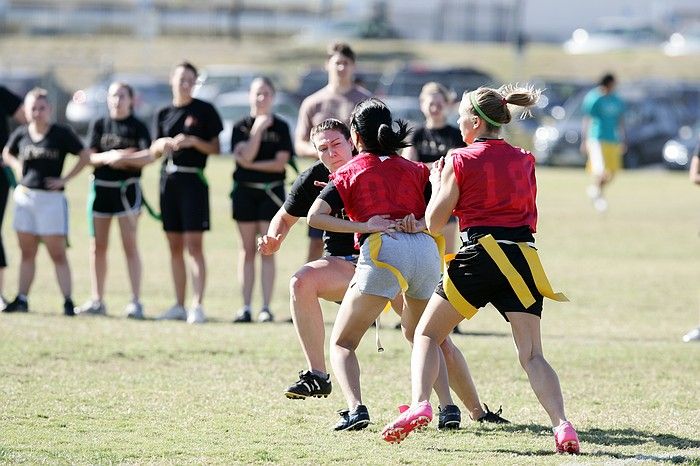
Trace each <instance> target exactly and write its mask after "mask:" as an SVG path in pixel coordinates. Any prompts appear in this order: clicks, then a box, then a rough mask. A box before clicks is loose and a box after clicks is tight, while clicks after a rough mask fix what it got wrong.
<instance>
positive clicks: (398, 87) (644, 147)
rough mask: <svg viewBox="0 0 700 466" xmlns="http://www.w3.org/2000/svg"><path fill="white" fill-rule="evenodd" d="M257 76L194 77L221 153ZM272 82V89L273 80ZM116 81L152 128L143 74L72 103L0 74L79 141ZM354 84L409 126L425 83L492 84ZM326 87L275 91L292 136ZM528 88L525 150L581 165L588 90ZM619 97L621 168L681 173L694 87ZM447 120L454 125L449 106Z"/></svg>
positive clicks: (412, 76)
mask: <svg viewBox="0 0 700 466" xmlns="http://www.w3.org/2000/svg"><path fill="white" fill-rule="evenodd" d="M259 74H260V72H259V70H256V69H253V68H250V67H240V66H230V65H222V66H212V67H208V68H206V69H205V70H203V72H202V73H201V75H200V77H199V80H198V83H197V86H196V89H195V95H196V96H197V97H200V98H202V99H205V100H208V101H210V102H212V103H213V104H214V105H215V106H216V108H217V109H218V111H219V113H220V115H221V117H222V120H223V122H224V131H223V132H222V134H221V137H220V140H221V149H222V152H224V153H227V152H229V151H230V147H229V146H230V139H231V138H230V135H231V130H232V128H233V124H234V123H235V122H236V121H238V120H239V119H241V118H243V117H245V116H246V115H248V113H249V111H250V106H249V101H248V88H249V86H250V83H251V81H252V80H253V79H254V78H255V77H256V76H258V75H259ZM271 78H272V79H273V81H277V82H279V79H278V77H277V76H274V75H273V76H271ZM115 80H117V81H124V82H128V83H130V84H131V85H132V86H133V87H134V90H135V94H136V97H135V102H134V111H135V114H136V115H137V116H138V117H140V118H141V119H143V120H144V121H147V122H150V121H152V120H153V118H154V115H155V113H156V112H157V110H158V109H159V108H160V107H162V106H165V105H167V104H169V102H170V101H171V92H170V87H169V84H168V83H167V82H166V81H165V80H163V79H158V78H155V77H152V76H150V75H142V74H128V75H127V74H114V75H109V76H104V77H103V78H102V79H100V80H99V81H98V82H97V83H95V84H93V85H91V86H89V87H86V88H84V89H79V90H77V91H75V92H74V93H73V95H72V97H71V96H70V95H69V94H67V93H66V92H65V91H63V90H62V89H61V87H60V86H59V85H58V84H57V83H56V82H55V80H53V78H52V77H51V76H50V75H38V74H31V73H24V74H22V73H14V74H13V75H9V74H5V75H3V74H2V73H0V83H2V84H4V85H7V86H8V87H10V89H12V90H13V91H15V92H16V93H18V94H20V95H21V94H24V93H25V92H26V91H28V90H29V89H31V87H34V86H37V85H41V86H44V87H49V90H50V91H51V94H52V98H53V99H54V100H55V102H54V108H55V109H62V108H65V114H64V115H60V114H59V115H55V117H56V119H57V120H59V121H67V122H68V123H70V124H71V125H72V126H73V127H74V128H75V129H76V131H78V132H79V133H81V134H85V133H86V132H87V128H88V125H89V123H90V121H92V120H93V119H95V118H97V117H98V116H100V115H103V114H105V113H106V111H107V104H106V99H107V88H108V86H109V83H110V82H113V81H115ZM357 80H358V81H359V82H361V83H362V85H363V86H365V87H366V88H368V89H369V90H370V91H372V92H373V93H374V94H375V95H377V96H379V97H380V98H382V99H383V100H385V102H386V103H387V104H388V105H389V107H390V108H391V109H392V112H393V113H394V115H395V117H396V118H402V119H404V120H408V121H409V122H411V123H413V124H419V123H420V122H422V121H423V115H422V113H421V111H420V108H419V104H418V95H419V94H420V90H421V87H422V86H423V84H425V83H426V82H429V81H437V82H441V83H442V84H444V85H445V86H446V87H448V88H449V89H450V91H451V92H452V93H453V94H454V96H455V101H456V102H458V100H459V96H461V94H462V93H463V92H464V91H465V90H470V89H475V88H477V87H479V86H482V85H496V86H497V85H498V83H497V82H496V81H495V80H494V78H493V77H492V76H490V75H489V74H487V73H485V72H483V71H481V70H478V69H474V68H466V67H464V68H459V67H435V66H425V65H420V64H407V65H403V66H400V67H398V68H395V69H392V70H390V71H388V72H385V73H379V72H375V71H367V70H359V71H358V73H357ZM326 82H327V74H326V72H325V71H324V70H323V69H320V68H319V69H310V70H308V71H306V72H304V73H303V74H302V75H301V76H300V79H299V83H298V86H297V87H296V89H295V90H294V91H289V90H284V89H281V90H279V91H278V92H277V95H276V99H275V112H276V113H277V114H278V115H280V116H281V117H282V118H283V119H285V120H286V121H287V123H288V124H289V126H290V128H291V130H292V131H294V128H295V126H296V121H297V115H298V110H299V105H300V103H301V101H302V100H303V99H304V98H305V97H306V96H308V95H310V94H311V93H313V92H315V91H316V90H318V89H320V88H321V87H323V86H325V84H326ZM532 83H533V84H534V85H535V86H537V87H539V88H544V89H545V91H544V93H543V95H542V98H541V99H540V102H539V104H538V106H537V108H535V109H533V114H534V118H531V119H525V120H518V121H517V124H519V125H521V129H522V130H523V131H524V132H525V133H526V134H531V135H532V147H531V149H532V150H533V152H534V154H535V156H536V158H537V161H538V163H541V164H547V165H570V166H582V165H583V164H584V163H585V158H584V156H583V155H582V154H581V152H580V150H579V147H580V144H581V120H582V118H583V115H582V113H581V102H582V101H583V98H584V96H585V94H586V92H588V91H589V90H590V89H591V88H592V87H594V86H595V83H593V82H591V81H586V80H580V79H570V80H569V79H544V78H539V79H537V78H536V79H534V80H532ZM619 93H620V95H621V96H622V98H623V99H624V100H625V101H626V102H627V106H628V111H627V112H626V115H625V126H626V128H627V141H628V151H627V154H626V156H625V159H624V160H625V165H626V166H627V167H629V168H634V167H639V166H644V165H649V164H660V163H663V164H665V165H666V166H667V167H669V168H679V169H684V168H686V167H687V165H688V162H689V158H690V156H691V155H692V151H693V149H694V147H695V145H696V144H697V142H698V137H699V133H700V83H669V82H666V81H664V82H661V81H642V82H623V83H621V85H620V86H619ZM449 119H450V121H451V122H453V123H455V122H456V120H457V108H456V105H455V106H454V108H453V109H452V113H451V115H450V117H449Z"/></svg>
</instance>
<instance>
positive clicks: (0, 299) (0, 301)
mask: <svg viewBox="0 0 700 466" xmlns="http://www.w3.org/2000/svg"><path fill="white" fill-rule="evenodd" d="M8 304H9V303H8V302H7V300H5V297H4V296H0V312H5V309H7V305H8Z"/></svg>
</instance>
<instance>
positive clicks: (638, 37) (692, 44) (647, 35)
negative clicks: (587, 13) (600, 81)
mask: <svg viewBox="0 0 700 466" xmlns="http://www.w3.org/2000/svg"><path fill="white" fill-rule="evenodd" d="M640 46H641V47H658V48H661V50H663V52H664V53H665V54H666V55H668V56H670V57H678V56H684V55H693V54H698V53H700V22H689V23H687V24H685V25H684V26H683V27H681V28H679V30H677V31H675V32H672V33H670V34H668V33H664V32H663V31H661V30H659V29H658V28H656V27H654V26H653V25H651V24H649V23H648V22H645V21H639V20H634V19H630V18H626V17H624V18H616V17H612V18H603V19H602V20H601V22H600V24H598V25H597V26H596V27H593V28H591V29H590V30H587V29H583V28H579V29H576V30H575V31H574V32H573V33H572V34H571V38H570V39H568V40H567V41H566V42H564V44H563V47H564V50H565V51H566V52H567V53H571V54H588V53H603V52H611V51H619V50H627V49H634V48H637V47H640Z"/></svg>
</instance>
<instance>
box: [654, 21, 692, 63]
mask: <svg viewBox="0 0 700 466" xmlns="http://www.w3.org/2000/svg"><path fill="white" fill-rule="evenodd" d="M663 50H664V53H665V54H666V55H668V56H670V57H680V56H684V55H692V54H696V53H700V23H695V24H693V25H692V26H690V27H688V28H686V29H684V30H683V31H682V32H674V33H673V34H671V37H669V38H668V41H666V42H664V44H663Z"/></svg>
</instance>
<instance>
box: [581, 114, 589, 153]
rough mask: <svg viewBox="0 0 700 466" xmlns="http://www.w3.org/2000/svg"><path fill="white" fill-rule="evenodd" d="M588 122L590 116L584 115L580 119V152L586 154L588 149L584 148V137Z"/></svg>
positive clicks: (585, 136) (586, 133) (586, 132)
mask: <svg viewBox="0 0 700 466" xmlns="http://www.w3.org/2000/svg"><path fill="white" fill-rule="evenodd" d="M590 124H591V118H590V117H589V116H587V115H586V116H584V117H583V118H582V119H581V152H582V153H583V154H588V149H587V148H586V138H587V135H588V127H589V126H590Z"/></svg>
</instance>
